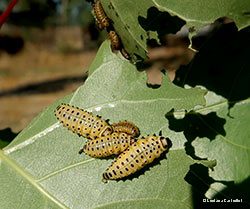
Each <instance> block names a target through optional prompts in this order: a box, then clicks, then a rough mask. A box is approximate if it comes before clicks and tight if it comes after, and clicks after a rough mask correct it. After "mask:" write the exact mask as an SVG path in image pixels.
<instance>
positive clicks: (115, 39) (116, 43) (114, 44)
mask: <svg viewBox="0 0 250 209" xmlns="http://www.w3.org/2000/svg"><path fill="white" fill-rule="evenodd" d="M109 39H110V41H111V48H112V50H118V49H119V48H120V46H121V41H120V38H119V36H118V34H117V33H116V32H115V31H114V30H111V31H109Z"/></svg>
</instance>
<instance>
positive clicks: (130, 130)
mask: <svg viewBox="0 0 250 209" xmlns="http://www.w3.org/2000/svg"><path fill="white" fill-rule="evenodd" d="M112 128H113V130H114V131H115V132H123V133H126V134H128V135H131V136H132V137H137V136H138V135H139V133H140V132H139V130H138V128H137V127H136V126H135V125H134V124H133V123H131V122H128V121H120V122H118V123H115V124H113V125H112Z"/></svg>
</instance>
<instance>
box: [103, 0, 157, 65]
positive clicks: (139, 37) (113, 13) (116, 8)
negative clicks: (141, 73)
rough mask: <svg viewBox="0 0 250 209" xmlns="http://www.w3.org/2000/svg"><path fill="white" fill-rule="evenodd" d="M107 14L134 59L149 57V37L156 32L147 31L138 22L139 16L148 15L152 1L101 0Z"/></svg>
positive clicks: (154, 35)
mask: <svg viewBox="0 0 250 209" xmlns="http://www.w3.org/2000/svg"><path fill="white" fill-rule="evenodd" d="M101 3H102V6H103V8H104V10H105V13H106V14H107V16H108V17H109V18H110V19H111V20H112V22H113V26H114V28H115V30H116V32H117V33H118V34H119V36H120V38H121V40H122V43H123V45H124V47H125V49H126V50H127V51H128V52H129V54H130V55H131V58H132V61H136V60H137V59H138V57H137V56H138V55H139V56H140V57H141V58H142V59H146V58H147V39H148V37H151V36H153V37H156V34H155V32H153V31H149V32H148V33H147V31H145V30H144V29H143V28H142V27H141V26H140V24H139V22H138V17H139V16H140V17H144V18H146V16H147V10H148V9H149V8H150V7H152V6H153V4H152V2H151V1H143V2H142V1H141V2H140V1H132V0H128V1H114V0H110V1H101Z"/></svg>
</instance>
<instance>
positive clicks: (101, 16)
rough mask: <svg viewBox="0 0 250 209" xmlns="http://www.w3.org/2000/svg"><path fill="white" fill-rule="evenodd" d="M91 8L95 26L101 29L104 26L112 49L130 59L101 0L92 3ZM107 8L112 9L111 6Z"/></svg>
mask: <svg viewBox="0 0 250 209" xmlns="http://www.w3.org/2000/svg"><path fill="white" fill-rule="evenodd" d="M93 8H94V16H95V22H96V28H97V29H99V30H103V29H104V28H106V29H107V32H108V37H109V39H110V42H111V48H112V50H120V52H121V53H122V55H123V56H124V57H125V58H126V59H130V56H129V54H128V53H127V52H126V50H125V49H124V47H123V46H122V43H121V40H120V38H119V36H118V34H117V33H116V31H115V29H114V27H113V25H112V21H111V20H110V19H109V18H108V16H107V15H106V14H105V12H104V10H103V7H102V4H101V2H100V1H99V0H97V1H96V2H95V3H93ZM109 8H110V9H114V8H113V7H111V6H110V7H109Z"/></svg>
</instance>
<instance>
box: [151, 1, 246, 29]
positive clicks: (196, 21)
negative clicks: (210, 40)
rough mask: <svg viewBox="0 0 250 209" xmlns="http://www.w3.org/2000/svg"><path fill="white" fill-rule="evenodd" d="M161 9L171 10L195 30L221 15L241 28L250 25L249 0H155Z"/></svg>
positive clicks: (170, 11) (171, 12)
mask: <svg viewBox="0 0 250 209" xmlns="http://www.w3.org/2000/svg"><path fill="white" fill-rule="evenodd" d="M153 2H154V4H155V5H156V7H157V8H159V9H160V10H161V11H166V12H169V13H170V14H172V15H175V16H178V17H180V18H181V19H183V20H185V21H186V22H187V25H188V27H189V28H191V27H192V28H193V29H194V30H195V31H198V29H199V28H200V27H202V26H205V25H208V24H211V23H213V22H214V21H215V20H216V19H218V18H220V17H225V16H226V17H229V18H231V19H233V21H234V22H235V23H236V25H237V27H238V28H239V29H242V28H244V27H247V26H249V25H250V18H249V14H250V1H249V0H240V1H238V0H231V1H228V0H203V1H199V0H186V1H182V0H153Z"/></svg>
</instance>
